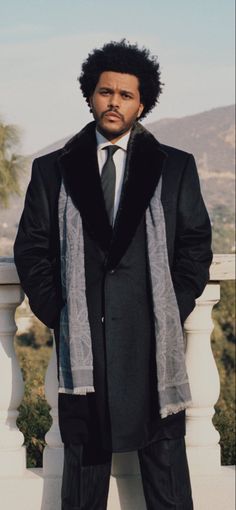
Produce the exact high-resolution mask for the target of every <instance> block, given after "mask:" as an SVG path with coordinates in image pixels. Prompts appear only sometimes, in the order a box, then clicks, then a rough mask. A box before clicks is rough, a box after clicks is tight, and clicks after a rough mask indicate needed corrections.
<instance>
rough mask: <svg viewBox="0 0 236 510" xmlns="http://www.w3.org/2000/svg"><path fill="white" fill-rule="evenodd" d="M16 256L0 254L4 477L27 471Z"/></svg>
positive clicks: (0, 463) (0, 472) (0, 467)
mask: <svg viewBox="0 0 236 510" xmlns="http://www.w3.org/2000/svg"><path fill="white" fill-rule="evenodd" d="M23 297H24V295H23V292H22V290H21V288H20V284H19V279H18V275H17V272H16V268H15V265H14V264H13V259H10V258H3V257H1V258H0V477H1V476H19V475H23V474H24V471H25V468H26V452H25V447H24V446H22V445H23V443H24V436H23V434H22V433H21V432H20V431H19V429H18V427H17V425H16V419H17V416H18V411H17V408H18V406H19V405H20V403H21V400H22V398H23V395H24V384H23V380H22V375H21V370H20V367H19V364H18V360H17V357H16V354H15V350H14V344H13V341H14V335H15V332H16V325H15V320H14V315H15V310H16V307H17V306H19V305H20V303H21V302H22V301H23Z"/></svg>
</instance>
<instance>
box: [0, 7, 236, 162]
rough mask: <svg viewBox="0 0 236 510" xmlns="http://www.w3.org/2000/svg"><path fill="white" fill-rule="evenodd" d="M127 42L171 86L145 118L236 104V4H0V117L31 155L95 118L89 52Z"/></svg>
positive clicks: (158, 118)
mask: <svg viewBox="0 0 236 510" xmlns="http://www.w3.org/2000/svg"><path fill="white" fill-rule="evenodd" d="M122 38H126V39H128V40H129V41H130V42H131V43H136V42H137V43H138V45H139V46H141V47H142V46H146V47H147V48H149V49H150V51H151V53H152V54H154V55H157V56H158V58H159V62H160V67H161V72H162V82H164V84H165V86H164V88H163V93H162V95H161V96H160V99H159V104H158V105H157V107H156V108H155V110H153V112H152V113H151V114H150V115H149V116H148V117H147V119H145V121H144V122H145V123H147V122H153V121H156V120H160V119H163V118H166V117H183V116H186V115H192V114H195V113H199V112H202V111H205V110H210V109H212V108H215V107H218V106H225V105H229V104H232V103H234V101H235V97H234V0H224V1H223V0H178V1H177V0H166V1H164V0H162V1H160V0H142V1H139V0H136V1H135V0H119V1H118V0H116V1H113V0H8V1H6V0H0V69H1V79H0V118H1V119H2V120H3V121H4V122H5V123H7V124H16V125H18V126H19V128H20V130H21V140H22V144H21V149H20V150H21V152H22V153H24V154H32V153H34V152H37V151H38V150H40V149H41V148H43V147H45V146H47V145H49V144H50V143H53V142H55V141H57V140H59V139H61V138H64V137H67V136H69V135H73V134H74V133H76V132H78V131H79V130H80V129H81V128H82V127H83V126H84V125H85V124H86V123H87V122H90V120H92V118H91V114H90V113H89V109H88V106H87V104H86V103H85V100H84V98H83V97H82V94H81V92H80V89H79V84H78V81H77V77H78V76H79V74H80V70H81V64H82V62H83V61H84V60H85V59H86V57H87V55H88V53H89V52H90V51H92V50H93V49H94V48H96V47H101V46H102V45H103V44H104V43H105V42H109V41H111V40H116V41H117V40H120V39H122Z"/></svg>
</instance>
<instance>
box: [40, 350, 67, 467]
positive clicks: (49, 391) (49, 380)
mask: <svg viewBox="0 0 236 510" xmlns="http://www.w3.org/2000/svg"><path fill="white" fill-rule="evenodd" d="M45 396H46V399H47V402H48V403H49V405H50V406H51V411H50V414H51V417H52V420H53V422H52V426H51V428H50V429H49V431H48V432H47V434H46V436H45V440H46V442H47V445H46V447H45V448H44V452H43V474H44V477H47V476H61V475H62V468H63V444H62V441H61V435H60V431H59V426H58V381H57V358H56V349H55V341H54V343H53V352H52V356H51V359H50V362H49V365H48V369H47V373H46V378H45Z"/></svg>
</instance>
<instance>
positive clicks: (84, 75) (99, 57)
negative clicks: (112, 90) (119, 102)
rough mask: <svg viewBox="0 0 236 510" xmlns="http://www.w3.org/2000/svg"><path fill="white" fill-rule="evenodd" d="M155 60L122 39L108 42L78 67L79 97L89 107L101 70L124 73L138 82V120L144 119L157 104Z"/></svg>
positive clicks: (158, 89)
mask: <svg viewBox="0 0 236 510" xmlns="http://www.w3.org/2000/svg"><path fill="white" fill-rule="evenodd" d="M159 68H160V66H159V62H158V60H157V57H155V56H151V55H150V51H149V50H148V49H146V48H144V47H143V48H141V49H140V48H138V46H137V44H130V43H129V42H128V41H126V39H122V40H121V41H119V42H116V41H111V42H110V43H107V44H104V46H103V47H102V48H99V49H95V50H93V52H92V53H89V55H88V58H87V59H86V60H85V61H84V62H83V64H82V72H81V75H80V77H79V78H78V81H79V83H80V88H81V90H82V93H83V96H84V97H85V98H86V101H87V103H88V105H89V98H90V97H91V96H92V94H93V92H94V90H95V87H96V85H97V82H98V80H99V76H100V74H101V73H103V72H104V71H114V72H117V73H127V74H132V75H134V76H136V77H137V78H138V80H139V92H140V98H141V102H142V104H143V105H144V109H143V112H142V114H141V115H140V118H142V117H145V116H146V115H147V114H148V113H149V112H150V111H151V110H152V109H153V107H154V106H155V104H156V103H157V102H158V97H159V95H160V93H161V92H162V85H163V84H162V83H161V81H160V70H159Z"/></svg>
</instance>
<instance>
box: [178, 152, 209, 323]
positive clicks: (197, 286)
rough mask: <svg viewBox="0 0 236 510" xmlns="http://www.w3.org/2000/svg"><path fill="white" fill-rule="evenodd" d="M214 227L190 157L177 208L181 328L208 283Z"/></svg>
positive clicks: (192, 159) (194, 165)
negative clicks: (212, 228) (212, 229)
mask: <svg viewBox="0 0 236 510" xmlns="http://www.w3.org/2000/svg"><path fill="white" fill-rule="evenodd" d="M211 261H212V250H211V224H210V220H209V216H208V213H207V210H206V207H205V204H204V201H203V198H202V195H201V190H200V183H199V177H198V173H197V168H196V164H195V160H194V157H193V156H192V155H189V158H188V161H187V164H186V166H185V170H184V173H183V176H182V180H181V185H180V192H179V197H178V205H177V228H176V239H175V250H174V263H173V271H172V278H173V284H174V289H175V293H176V298H177V302H178V306H179V311H180V318H181V322H182V324H183V323H184V321H185V319H186V318H187V317H188V315H189V314H190V313H191V312H192V310H193V309H194V306H195V299H196V298H197V297H199V296H200V295H201V294H202V292H203V290H204V287H205V285H206V284H207V282H208V280H209V267H210V264H211Z"/></svg>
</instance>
